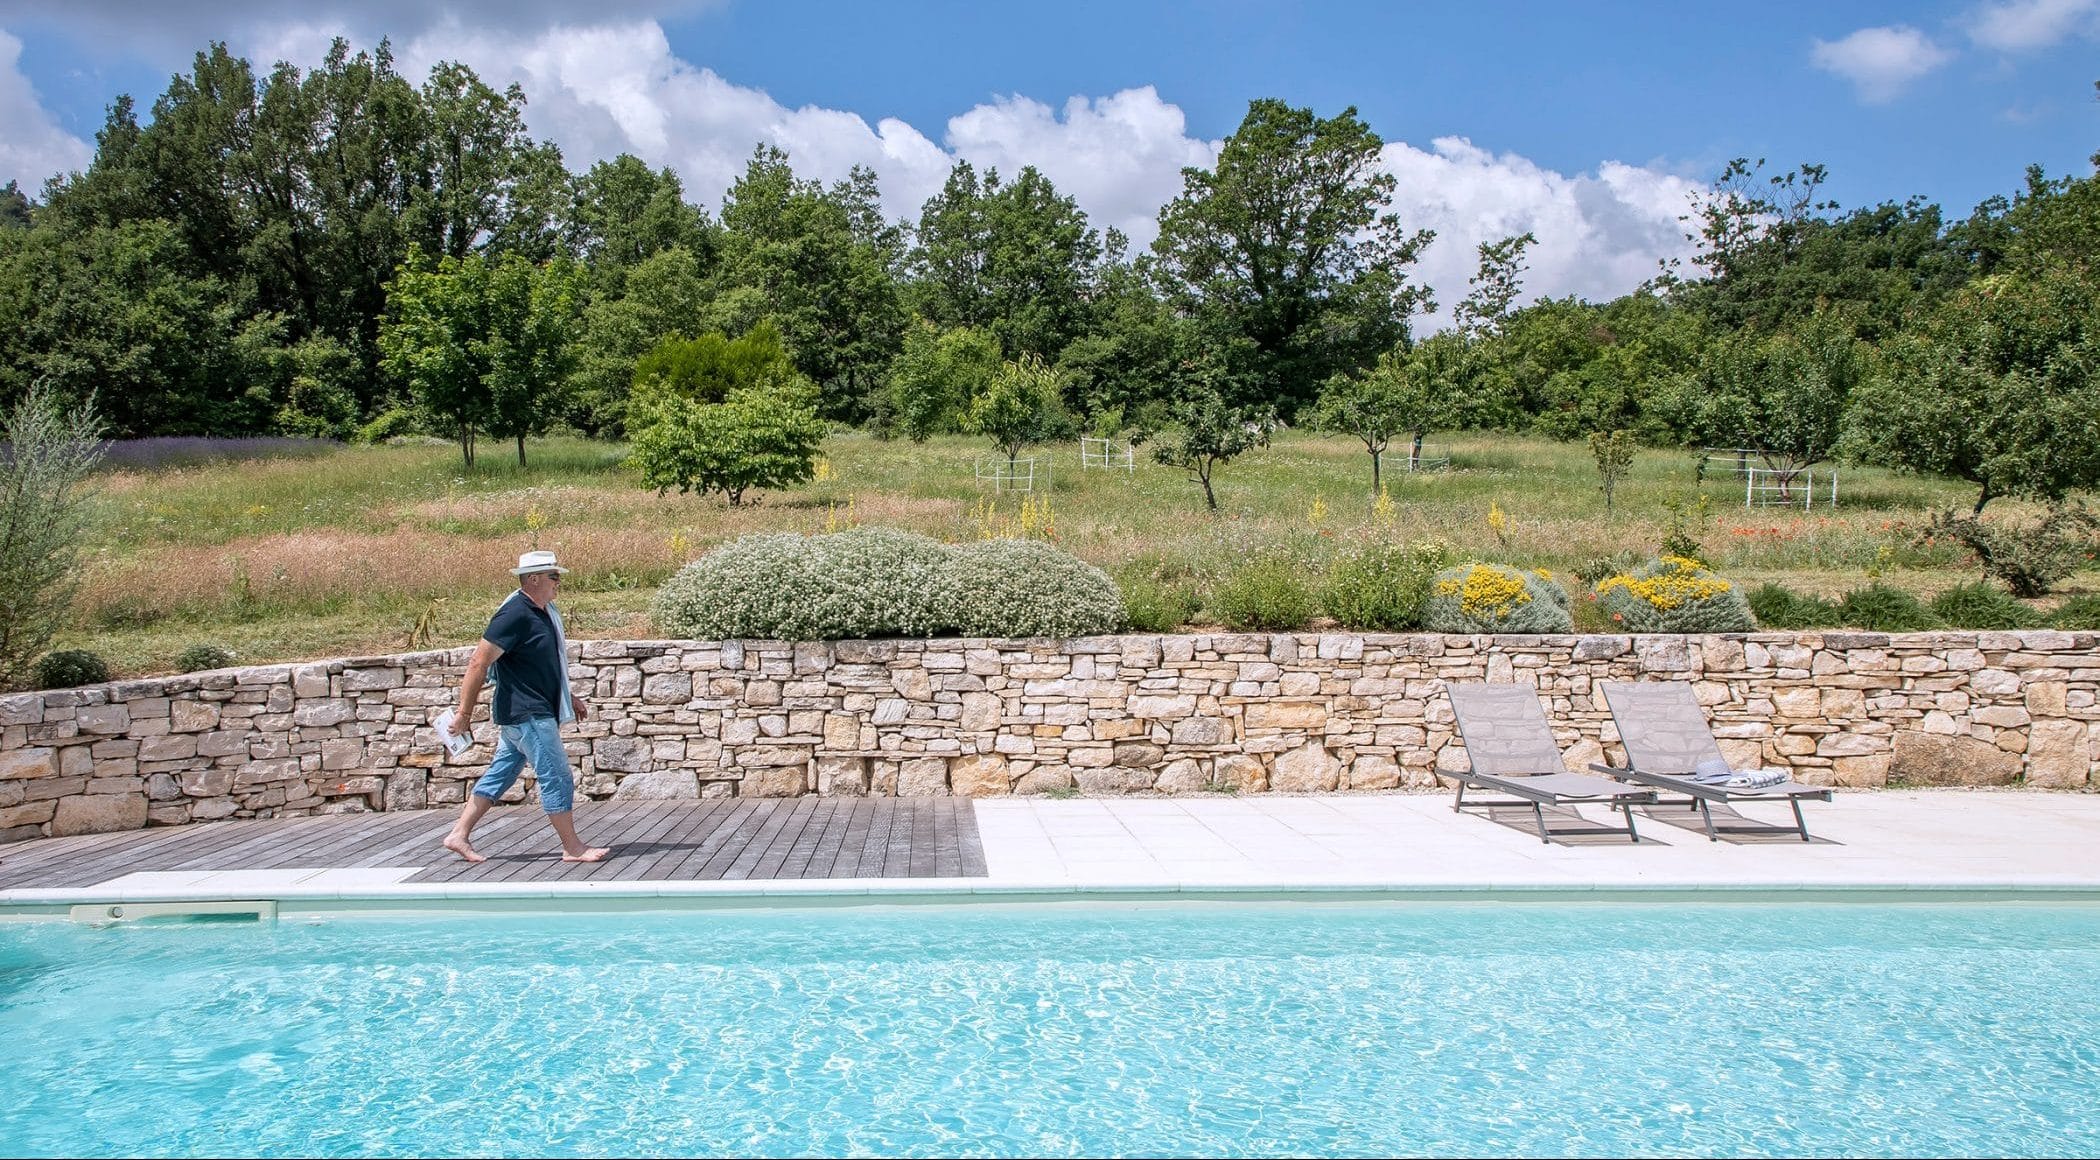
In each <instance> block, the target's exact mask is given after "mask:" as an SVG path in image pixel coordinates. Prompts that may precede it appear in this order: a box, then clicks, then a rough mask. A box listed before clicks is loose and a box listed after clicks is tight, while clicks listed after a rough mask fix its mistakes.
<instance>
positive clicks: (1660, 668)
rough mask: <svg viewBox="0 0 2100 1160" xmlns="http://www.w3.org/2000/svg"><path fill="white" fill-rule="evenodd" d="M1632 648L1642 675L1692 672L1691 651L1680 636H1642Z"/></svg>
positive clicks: (1692, 660)
mask: <svg viewBox="0 0 2100 1160" xmlns="http://www.w3.org/2000/svg"><path fill="white" fill-rule="evenodd" d="M1633 648H1634V654H1635V655H1636V656H1637V657H1638V658H1639V660H1640V666H1641V671H1642V672H1644V673H1684V672H1691V671H1693V666H1694V664H1695V661H1694V659H1693V657H1692V650H1691V649H1690V648H1689V647H1688V646H1687V645H1686V644H1685V640H1684V638H1683V637H1681V636H1644V637H1641V638H1640V639H1639V640H1638V641H1636V642H1635V643H1634V646H1633Z"/></svg>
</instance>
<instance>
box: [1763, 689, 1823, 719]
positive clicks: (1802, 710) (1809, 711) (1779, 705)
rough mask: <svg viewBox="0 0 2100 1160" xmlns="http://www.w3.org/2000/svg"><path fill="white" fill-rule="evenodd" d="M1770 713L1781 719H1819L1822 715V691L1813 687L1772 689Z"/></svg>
mask: <svg viewBox="0 0 2100 1160" xmlns="http://www.w3.org/2000/svg"><path fill="white" fill-rule="evenodd" d="M1772 711H1773V712H1775V713H1777V714H1778V715H1780V716H1782V717H1802V718H1814V717H1820V716H1822V715H1823V690H1821V689H1818V688H1816V687H1815V686H1813V685H1801V686H1796V687H1794V688H1786V689H1774V690H1772Z"/></svg>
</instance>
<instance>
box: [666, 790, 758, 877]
mask: <svg viewBox="0 0 2100 1160" xmlns="http://www.w3.org/2000/svg"><path fill="white" fill-rule="evenodd" d="M779 805H780V803H779V802H778V801H777V800H773V799H762V800H759V801H754V802H752V803H751V809H750V810H749V812H747V813H745V814H744V816H743V817H741V818H738V819H737V824H736V828H735V829H734V830H731V831H730V832H729V833H727V834H724V835H722V841H721V842H720V843H719V844H718V845H717V847H716V848H715V850H714V851H713V852H712V853H711V854H710V855H709V856H708V858H707V860H706V861H705V862H704V863H702V864H700V865H699V866H697V867H694V868H693V870H692V872H691V873H690V874H689V875H688V877H691V878H693V879H695V880H698V881H716V880H719V879H721V878H722V876H723V875H724V874H725V873H726V872H727V871H728V870H729V868H730V867H731V866H733V865H735V863H736V861H737V859H738V858H740V857H742V856H743V854H744V851H745V850H747V849H749V848H750V846H751V843H752V842H754V841H756V840H758V837H759V835H760V834H762V833H764V832H766V827H768V826H770V825H772V824H773V815H774V813H775V812H777V810H778V807H779Z"/></svg>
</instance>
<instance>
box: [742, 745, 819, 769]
mask: <svg viewBox="0 0 2100 1160" xmlns="http://www.w3.org/2000/svg"><path fill="white" fill-rule="evenodd" d="M810 756H811V751H810V750H809V749H807V748H805V747H803V746H800V745H747V746H745V747H744V748H742V749H739V750H737V752H736V764H738V765H740V766H743V767H745V768H747V769H759V768H767V767H773V766H788V765H796V766H799V765H806V764H808V762H809V759H810Z"/></svg>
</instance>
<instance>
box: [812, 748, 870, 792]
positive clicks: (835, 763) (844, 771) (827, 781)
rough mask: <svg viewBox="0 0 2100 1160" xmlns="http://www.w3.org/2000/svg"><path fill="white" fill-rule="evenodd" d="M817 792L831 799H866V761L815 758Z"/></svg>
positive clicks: (865, 759)
mask: <svg viewBox="0 0 2100 1160" xmlns="http://www.w3.org/2000/svg"><path fill="white" fill-rule="evenodd" d="M817 792H818V793H820V794H827V795H830V796H832V797H866V796H867V793H868V759H867V758H865V757H828V756H823V755H819V756H818V758H817Z"/></svg>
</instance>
